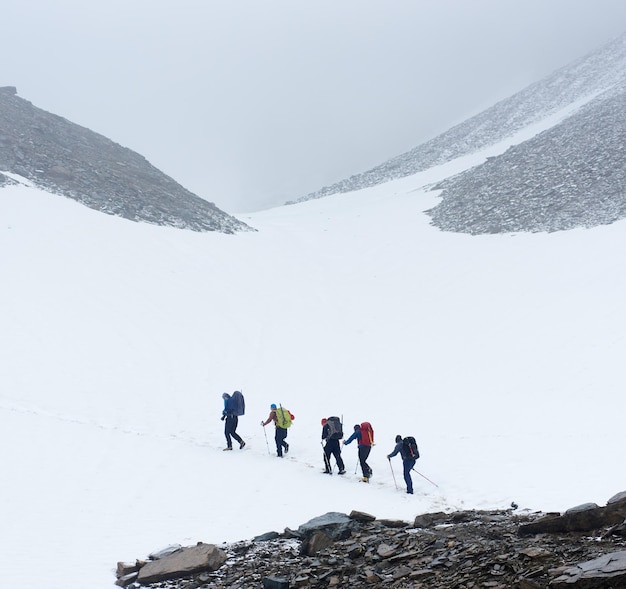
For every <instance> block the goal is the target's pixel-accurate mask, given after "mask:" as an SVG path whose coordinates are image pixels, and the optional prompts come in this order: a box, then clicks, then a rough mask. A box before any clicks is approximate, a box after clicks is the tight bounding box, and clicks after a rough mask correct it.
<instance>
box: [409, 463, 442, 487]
mask: <svg viewBox="0 0 626 589" xmlns="http://www.w3.org/2000/svg"><path fill="white" fill-rule="evenodd" d="M411 470H412V471H414V472H417V474H418V475H420V476H421V477H424V478H425V479H426V480H427V481H428V482H429V483H430V484H431V485H435V487H437V488H439V485H438V484H437V483H433V482H432V481H431V480H430V479H429V478H428V477H426V476H424V475H423V474H422V473H421V472H418V471H417V470H415V469H414V468H412V469H411Z"/></svg>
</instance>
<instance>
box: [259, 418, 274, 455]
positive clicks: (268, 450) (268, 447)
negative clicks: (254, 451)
mask: <svg viewBox="0 0 626 589" xmlns="http://www.w3.org/2000/svg"><path fill="white" fill-rule="evenodd" d="M261 425H263V424H261ZM263 433H264V434H265V445H266V446H267V453H268V454H270V455H271V454H272V453H271V452H270V445H269V442H268V441H267V432H266V431H265V426H264V425H263Z"/></svg>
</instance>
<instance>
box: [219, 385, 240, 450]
mask: <svg viewBox="0 0 626 589" xmlns="http://www.w3.org/2000/svg"><path fill="white" fill-rule="evenodd" d="M222 399H224V410H223V411H222V421H225V423H224V435H225V436H226V448H224V450H232V449H233V441H232V439H231V438H235V440H237V441H238V442H239V449H240V450H241V449H242V448H243V447H244V446H245V445H246V443H245V442H244V441H243V440H242V439H241V436H240V435H239V434H238V433H237V426H238V425H239V418H238V417H237V415H236V413H235V407H234V406H233V405H234V403H233V398H232V397H231V396H230V395H229V394H228V393H224V394H223V395H222Z"/></svg>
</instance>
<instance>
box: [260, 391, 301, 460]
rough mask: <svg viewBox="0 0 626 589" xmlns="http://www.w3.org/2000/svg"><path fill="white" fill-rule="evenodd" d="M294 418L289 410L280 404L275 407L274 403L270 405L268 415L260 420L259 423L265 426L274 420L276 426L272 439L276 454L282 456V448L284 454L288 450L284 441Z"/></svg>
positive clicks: (287, 445)
mask: <svg viewBox="0 0 626 589" xmlns="http://www.w3.org/2000/svg"><path fill="white" fill-rule="evenodd" d="M294 419H295V417H294V416H293V414H292V413H291V411H289V410H288V409H285V408H284V407H283V406H282V405H281V406H280V407H276V404H275V403H272V404H271V405H270V414H269V417H268V418H267V419H266V420H265V421H262V422H261V425H262V426H263V427H265V426H266V425H267V424H268V423H271V422H272V421H273V422H274V425H275V426H276V434H275V435H274V440H275V441H276V456H278V457H279V458H282V456H283V449H284V450H285V454H287V452H289V444H288V443H287V442H286V441H285V438H286V437H287V430H288V429H289V428H290V427H291V422H292V421H293V420H294Z"/></svg>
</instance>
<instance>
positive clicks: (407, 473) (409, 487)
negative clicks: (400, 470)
mask: <svg viewBox="0 0 626 589" xmlns="http://www.w3.org/2000/svg"><path fill="white" fill-rule="evenodd" d="M402 466H403V467H404V482H405V483H406V492H407V493H413V479H412V478H411V469H412V468H413V467H414V466H415V460H413V459H412V458H411V459H409V460H403V461H402Z"/></svg>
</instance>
